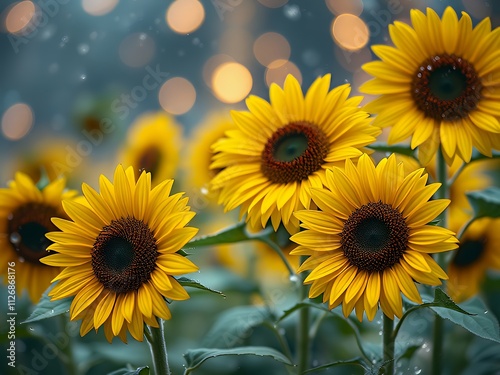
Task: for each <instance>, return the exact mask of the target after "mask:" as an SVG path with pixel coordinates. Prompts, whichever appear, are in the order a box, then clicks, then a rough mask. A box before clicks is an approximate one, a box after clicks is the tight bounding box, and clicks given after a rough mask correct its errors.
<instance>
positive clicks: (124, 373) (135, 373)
mask: <svg viewBox="0 0 500 375" xmlns="http://www.w3.org/2000/svg"><path fill="white" fill-rule="evenodd" d="M108 375H149V367H148V366H144V367H138V368H137V369H136V370H129V369H128V368H122V369H119V370H116V371H113V372H110V373H109V374H108Z"/></svg>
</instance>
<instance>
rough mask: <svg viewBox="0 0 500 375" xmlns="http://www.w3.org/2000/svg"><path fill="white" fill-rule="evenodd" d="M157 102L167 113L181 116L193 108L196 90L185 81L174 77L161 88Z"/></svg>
mask: <svg viewBox="0 0 500 375" xmlns="http://www.w3.org/2000/svg"><path fill="white" fill-rule="evenodd" d="M158 101H159V102H160V105H161V107H162V108H163V109H164V110H165V111H167V112H168V113H171V114H173V115H182V114H184V113H186V112H187V111H189V110H190V109H191V108H192V107H193V105H194V102H195V101H196V90H195V88H194V86H193V84H192V83H191V82H189V81H188V80H187V79H185V78H182V77H174V78H171V79H169V80H168V81H166V82H165V83H164V84H163V85H162V86H161V88H160V92H159V93H158Z"/></svg>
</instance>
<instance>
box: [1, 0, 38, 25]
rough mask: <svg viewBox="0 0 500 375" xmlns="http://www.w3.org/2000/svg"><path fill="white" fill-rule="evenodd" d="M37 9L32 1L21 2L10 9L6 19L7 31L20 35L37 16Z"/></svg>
mask: <svg viewBox="0 0 500 375" xmlns="http://www.w3.org/2000/svg"><path fill="white" fill-rule="evenodd" d="M35 12H36V7H35V4H34V3H33V2H32V1H21V2H20V3H17V4H14V6H12V7H11V8H10V10H9V11H8V13H7V16H6V17H5V29H6V30H7V31H8V32H9V33H18V32H21V31H23V29H24V28H25V27H26V26H28V25H29V24H30V22H31V20H32V18H33V16H34V15H35Z"/></svg>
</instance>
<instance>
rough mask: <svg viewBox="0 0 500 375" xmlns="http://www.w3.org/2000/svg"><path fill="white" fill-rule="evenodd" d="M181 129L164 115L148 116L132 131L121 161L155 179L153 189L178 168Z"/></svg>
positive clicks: (121, 153)
mask: <svg viewBox="0 0 500 375" xmlns="http://www.w3.org/2000/svg"><path fill="white" fill-rule="evenodd" d="M180 141H181V128H180V126H179V125H178V124H177V123H176V122H175V121H174V119H173V118H172V117H171V116H169V115H168V114H166V113H165V112H156V113H147V114H143V115H142V116H140V117H138V118H137V119H136V120H135V122H134V123H133V124H132V126H131V127H130V129H129V131H128V134H127V142H126V144H125V145H124V147H123V148H122V150H121V152H120V156H119V160H120V162H121V163H123V164H124V165H131V166H132V167H134V168H135V169H136V170H145V171H146V172H150V173H151V175H152V178H153V180H152V185H153V186H156V185H157V184H158V183H160V182H161V181H163V180H165V179H170V178H173V177H174V176H175V173H176V171H177V167H178V164H179V150H180V147H181V145H180Z"/></svg>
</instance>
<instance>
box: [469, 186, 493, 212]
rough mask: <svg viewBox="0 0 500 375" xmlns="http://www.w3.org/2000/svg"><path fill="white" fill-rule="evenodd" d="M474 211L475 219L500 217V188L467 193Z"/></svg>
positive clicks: (491, 187)
mask: <svg viewBox="0 0 500 375" xmlns="http://www.w3.org/2000/svg"><path fill="white" fill-rule="evenodd" d="M466 195H467V199H468V200H469V203H470V205H471V206H472V209H473V210H474V219H479V218H482V217H500V188H499V187H496V186H490V187H488V188H486V189H484V190H479V191H470V192H468V193H466Z"/></svg>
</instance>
